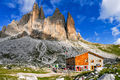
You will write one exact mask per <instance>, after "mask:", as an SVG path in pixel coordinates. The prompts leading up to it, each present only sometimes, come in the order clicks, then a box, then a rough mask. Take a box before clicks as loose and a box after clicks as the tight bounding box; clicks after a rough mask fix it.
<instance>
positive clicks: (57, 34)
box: [0, 3, 82, 40]
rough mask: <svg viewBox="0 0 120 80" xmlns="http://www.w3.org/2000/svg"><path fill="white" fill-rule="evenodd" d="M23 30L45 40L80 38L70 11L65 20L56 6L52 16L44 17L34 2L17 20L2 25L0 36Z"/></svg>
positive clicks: (41, 10)
mask: <svg viewBox="0 0 120 80" xmlns="http://www.w3.org/2000/svg"><path fill="white" fill-rule="evenodd" d="M24 31H25V32H27V33H28V35H30V36H31V37H33V38H40V39H45V40H46V39H55V40H66V39H68V40H80V39H82V37H81V35H80V33H78V34H77V33H76V29H75V23H74V20H73V18H72V16H71V14H70V13H68V18H67V22H65V18H64V16H63V14H62V13H60V11H59V9H58V8H56V10H55V12H54V14H53V16H49V17H47V18H45V15H44V11H43V8H42V7H41V8H40V9H39V7H38V5H37V3H34V6H33V10H32V11H31V12H29V13H27V14H25V15H23V17H22V19H21V20H20V21H19V22H17V21H15V20H13V21H12V22H11V24H9V25H8V26H7V27H5V26H4V27H3V29H2V31H1V32H0V37H6V36H13V35H16V34H17V33H21V32H24ZM37 33H39V34H37ZM36 35H37V36H36Z"/></svg>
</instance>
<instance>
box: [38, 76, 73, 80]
mask: <svg viewBox="0 0 120 80" xmlns="http://www.w3.org/2000/svg"><path fill="white" fill-rule="evenodd" d="M57 78H59V76H53V77H43V78H38V80H56V79H57ZM61 78H64V80H73V79H72V78H71V77H69V76H65V77H61Z"/></svg>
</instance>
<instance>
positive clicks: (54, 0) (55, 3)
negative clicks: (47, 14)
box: [50, 0, 61, 8]
mask: <svg viewBox="0 0 120 80" xmlns="http://www.w3.org/2000/svg"><path fill="white" fill-rule="evenodd" d="M50 2H51V4H52V6H53V8H56V5H57V4H59V3H60V2H61V0H50Z"/></svg>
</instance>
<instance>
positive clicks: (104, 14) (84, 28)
mask: <svg viewBox="0 0 120 80" xmlns="http://www.w3.org/2000/svg"><path fill="white" fill-rule="evenodd" d="M36 1H37V2H38V4H39V6H41V5H42V6H43V9H44V12H45V16H46V17H48V16H52V14H53V13H54V11H55V9H56V8H59V9H60V12H61V13H62V14H63V15H64V16H65V19H66V18H67V13H68V12H70V13H71V15H72V16H73V19H74V21H75V27H76V30H77V32H80V34H81V35H82V37H83V38H84V39H85V40H87V41H90V42H95V43H102V44H120V0H41V2H40V0H36ZM34 2H35V0H0V5H1V6H0V30H1V29H2V26H4V25H6V26H7V25H8V24H10V23H11V21H12V20H13V19H15V20H18V21H19V20H20V19H21V17H22V15H24V14H26V13H28V12H29V11H31V10H32V6H33V4H34Z"/></svg>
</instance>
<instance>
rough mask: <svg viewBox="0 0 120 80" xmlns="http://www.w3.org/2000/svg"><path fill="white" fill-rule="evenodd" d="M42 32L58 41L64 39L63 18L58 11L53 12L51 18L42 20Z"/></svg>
mask: <svg viewBox="0 0 120 80" xmlns="http://www.w3.org/2000/svg"><path fill="white" fill-rule="evenodd" d="M43 32H44V33H45V34H50V35H51V36H52V37H54V38H57V39H59V40H65V39H66V31H65V18H64V16H63V15H62V14H61V13H60V11H59V9H56V10H55V13H54V14H53V16H51V17H48V18H47V19H45V20H44V29H43Z"/></svg>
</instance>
